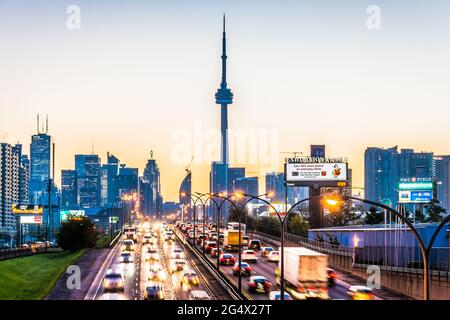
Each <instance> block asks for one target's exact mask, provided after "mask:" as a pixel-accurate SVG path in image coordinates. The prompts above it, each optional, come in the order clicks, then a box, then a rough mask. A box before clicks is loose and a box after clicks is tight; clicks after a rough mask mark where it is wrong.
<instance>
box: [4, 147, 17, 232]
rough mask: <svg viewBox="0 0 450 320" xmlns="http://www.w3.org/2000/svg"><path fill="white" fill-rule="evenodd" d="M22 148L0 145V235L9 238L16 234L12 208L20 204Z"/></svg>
mask: <svg viewBox="0 0 450 320" xmlns="http://www.w3.org/2000/svg"><path fill="white" fill-rule="evenodd" d="M19 168H20V148H17V147H15V146H12V145H10V144H8V143H1V144H0V233H2V234H4V235H8V236H9V238H11V236H13V235H14V234H15V233H16V229H17V228H16V223H17V221H16V217H15V216H14V215H13V213H12V206H13V205H15V204H19V183H20V182H19V175H20V172H19V171H20V169H19Z"/></svg>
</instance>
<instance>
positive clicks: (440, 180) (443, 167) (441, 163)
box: [433, 156, 450, 213]
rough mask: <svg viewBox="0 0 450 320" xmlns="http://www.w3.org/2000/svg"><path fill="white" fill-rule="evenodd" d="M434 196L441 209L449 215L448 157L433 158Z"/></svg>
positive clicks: (449, 183)
mask: <svg viewBox="0 0 450 320" xmlns="http://www.w3.org/2000/svg"><path fill="white" fill-rule="evenodd" d="M433 175H434V178H435V181H436V189H437V190H436V195H437V199H438V200H439V202H440V205H441V207H443V208H444V209H445V210H447V213H450V156H435V157H434V174H433Z"/></svg>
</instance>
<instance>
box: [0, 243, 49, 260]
mask: <svg viewBox="0 0 450 320" xmlns="http://www.w3.org/2000/svg"><path fill="white" fill-rule="evenodd" d="M54 248H55V247H54V246H45V245H43V246H33V247H28V248H7V249H0V260H5V259H11V258H19V257H26V256H32V255H34V254H38V253H47V252H50V251H54Z"/></svg>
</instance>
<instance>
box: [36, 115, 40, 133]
mask: <svg viewBox="0 0 450 320" xmlns="http://www.w3.org/2000/svg"><path fill="white" fill-rule="evenodd" d="M36 126H37V133H38V134H39V133H40V132H39V113H38V114H37V122H36Z"/></svg>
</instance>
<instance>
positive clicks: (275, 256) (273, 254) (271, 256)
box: [267, 251, 280, 262]
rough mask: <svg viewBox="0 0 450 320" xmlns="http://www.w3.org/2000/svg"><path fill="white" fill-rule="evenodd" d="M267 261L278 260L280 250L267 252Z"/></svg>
mask: <svg viewBox="0 0 450 320" xmlns="http://www.w3.org/2000/svg"><path fill="white" fill-rule="evenodd" d="M267 261H270V262H278V261H280V252H279V251H272V252H269V254H268V255H267Z"/></svg>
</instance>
